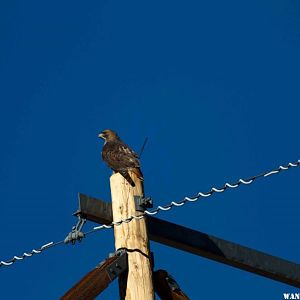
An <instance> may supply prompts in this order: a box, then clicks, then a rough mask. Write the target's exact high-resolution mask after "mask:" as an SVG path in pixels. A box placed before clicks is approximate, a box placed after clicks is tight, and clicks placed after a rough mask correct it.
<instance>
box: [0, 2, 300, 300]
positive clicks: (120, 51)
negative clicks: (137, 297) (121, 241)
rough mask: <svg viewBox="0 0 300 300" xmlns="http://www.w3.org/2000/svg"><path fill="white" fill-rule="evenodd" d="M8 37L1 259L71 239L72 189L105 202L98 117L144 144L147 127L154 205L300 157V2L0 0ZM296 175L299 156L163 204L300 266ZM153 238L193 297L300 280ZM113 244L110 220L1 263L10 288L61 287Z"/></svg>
mask: <svg viewBox="0 0 300 300" xmlns="http://www.w3.org/2000/svg"><path fill="white" fill-rule="evenodd" d="M0 34H1V42H0V43H1V47H0V82H1V89H0V99H1V110H0V111H1V117H0V134H1V147H0V198H1V212H2V213H1V218H0V228H1V247H0V260H6V259H9V258H11V257H12V256H13V255H19V254H22V253H23V251H29V250H31V249H32V248H37V247H39V246H40V245H42V244H43V243H46V242H48V241H56V240H60V239H63V238H64V237H65V235H66V234H67V233H68V232H69V231H70V229H71V227H72V225H73V224H74V222H75V221H76V220H75V218H74V217H72V213H73V212H74V211H75V210H76V209H77V193H78V192H82V193H86V194H89V195H92V196H95V197H100V198H102V199H106V200H107V201H109V200H110V190H109V176H110V174H111V172H110V170H109V169H108V168H107V167H106V166H105V165H104V164H103V163H102V162H101V161H100V151H101V148H102V142H101V141H100V140H98V138H97V134H98V133H99V132H100V131H101V130H103V129H106V128H112V129H114V130H116V131H117V132H118V133H119V135H120V136H121V137H122V138H123V140H124V141H126V142H127V143H128V144H129V145H130V146H132V147H133V148H134V149H135V150H137V151H138V150H139V149H140V147H141V145H142V143H143V140H144V138H145V137H146V136H148V137H149V143H148V144H147V147H146V149H145V152H144V154H143V157H142V169H143V172H144V175H145V190H146V194H147V195H148V196H152V198H153V200H154V203H155V205H159V204H167V203H168V202H170V201H171V200H180V199H181V198H182V197H183V196H191V195H194V194H195V193H197V192H199V191H207V190H209V189H210V188H211V187H212V186H220V185H222V184H224V183H225V182H226V181H228V182H231V181H234V180H236V179H238V178H240V177H249V176H252V175H254V174H256V173H260V172H262V171H265V170H268V169H271V168H273V167H277V166H278V165H280V164H285V163H288V162H289V161H296V160H298V159H299V158H300V152H299V148H300V139H299V109H300V104H299V103H300V102H299V96H300V89H299V82H300V72H299V70H300V55H299V53H300V4H299V1H265V0H260V1H248V2H244V1H231V0H230V1H218V0H216V1H185V2H182V1H151V2H145V1H129V2H128V1H126V2H125V1H84V2H83V1H63V2H62V1H30V0H29V1H17V0H16V1H2V2H1V4H0ZM299 180H300V169H292V170H290V171H288V172H286V173H283V174H280V175H278V176H274V177H271V178H268V179H265V180H261V181H259V182H256V183H255V184H253V185H251V186H248V187H245V186H244V187H241V188H240V189H237V190H233V191H228V192H226V193H224V194H218V195H215V196H214V197H211V198H209V199H205V200H203V201H201V202H199V203H194V204H189V205H186V206H185V207H183V208H178V209H174V210H172V211H170V212H165V213H162V214H161V215H160V217H161V218H164V219H166V220H170V221H174V222H176V223H178V224H182V225H184V226H188V227H191V228H194V229H196V230H200V231H203V232H205V233H208V234H211V235H215V236H217V237H222V238H223V239H227V240H230V241H233V242H236V243H239V244H241V245H244V246H248V247H251V248H255V249H258V250H261V251H265V252H268V253H270V254H273V255H276V256H280V257H283V258H286V259H288V260H291V261H295V262H298V263H300V258H299V253H300V240H299V230H300V218H299V209H300V202H299V199H300V192H299ZM93 225H94V224H92V223H89V224H87V226H86V229H88V228H91V227H92V226H93ZM151 249H152V250H153V251H154V254H155V262H156V268H164V269H167V270H168V271H169V272H170V273H171V274H172V275H173V276H174V277H175V278H176V279H177V281H178V282H179V284H180V285H181V287H182V289H183V290H184V291H186V293H187V294H188V295H189V296H190V298H191V299H196V300H197V299H231V300H240V299H241V298H242V299H243V300H250V299H251V300H252V299H282V293H283V292H289V291H290V292H299V290H297V289H296V288H293V287H290V286H288V285H285V284H281V283H278V282H275V281H272V280H269V279H266V278H263V277H259V276H256V275H253V274H250V273H247V272H244V271H240V270H237V269H234V268H231V267H228V266H224V265H221V264H219V263H215V262H212V261H209V260H207V259H204V258H201V257H198V256H194V255H191V254H187V253H184V252H181V251H178V250H176V249H172V248H168V247H165V246H162V245H158V244H155V243H151ZM113 250H114V246H113V232H112V231H111V230H106V231H102V232H99V233H98V234H95V235H93V236H90V237H89V238H87V239H85V240H84V241H83V242H82V243H81V244H79V245H76V246H70V245H67V246H64V245H63V246H59V247H56V248H53V249H50V250H48V251H45V252H44V253H43V254H41V255H37V256H35V257H32V258H29V259H27V260H25V261H22V262H17V263H16V264H14V266H12V267H7V268H4V267H3V268H1V269H0V282H1V283H0V285H1V299H30V300H35V299H43V300H52V299H58V298H59V297H60V296H61V295H62V294H64V292H65V291H66V290H68V289H69V288H70V287H71V286H72V285H73V284H74V283H75V282H77V281H78V280H79V279H80V278H81V277H82V276H83V275H84V274H86V273H87V272H88V271H89V270H91V269H92V268H93V267H94V266H95V265H96V264H98V263H99V262H100V261H101V260H103V259H104V258H105V257H106V256H107V255H108V253H109V252H112V251H113ZM117 292H118V291H117V285H116V284H113V285H112V286H111V287H110V288H109V289H107V291H106V292H105V293H104V294H103V296H102V297H100V298H101V299H117V297H118V296H117V295H118V293H117ZM241 294H242V296H241Z"/></svg>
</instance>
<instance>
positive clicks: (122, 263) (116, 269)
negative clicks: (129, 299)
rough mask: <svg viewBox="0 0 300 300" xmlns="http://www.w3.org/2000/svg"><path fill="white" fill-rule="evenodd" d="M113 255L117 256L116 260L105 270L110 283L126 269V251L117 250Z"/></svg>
mask: <svg viewBox="0 0 300 300" xmlns="http://www.w3.org/2000/svg"><path fill="white" fill-rule="evenodd" d="M115 255H116V256H118V258H117V259H116V260H115V261H114V262H112V263H111V264H110V265H108V266H107V268H106V272H107V274H108V276H109V278H110V280H111V281H113V280H114V279H115V278H116V277H118V276H119V275H121V274H122V273H123V272H124V271H126V270H127V268H128V263H127V253H126V251H125V250H118V251H116V252H115Z"/></svg>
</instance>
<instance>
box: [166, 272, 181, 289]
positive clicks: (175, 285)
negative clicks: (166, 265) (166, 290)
mask: <svg viewBox="0 0 300 300" xmlns="http://www.w3.org/2000/svg"><path fill="white" fill-rule="evenodd" d="M166 281H167V283H168V285H169V287H170V289H171V290H172V291H180V287H179V285H178V283H177V282H176V281H175V279H174V278H173V277H172V276H171V275H170V274H168V276H167V277H166Z"/></svg>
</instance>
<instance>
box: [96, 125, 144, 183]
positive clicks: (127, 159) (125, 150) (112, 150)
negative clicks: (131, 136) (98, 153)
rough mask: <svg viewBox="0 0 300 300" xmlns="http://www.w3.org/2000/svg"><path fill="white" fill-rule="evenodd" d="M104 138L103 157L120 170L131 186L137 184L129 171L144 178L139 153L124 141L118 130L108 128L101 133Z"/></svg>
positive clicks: (108, 163)
mask: <svg viewBox="0 0 300 300" xmlns="http://www.w3.org/2000/svg"><path fill="white" fill-rule="evenodd" d="M98 136H99V137H100V138H102V139H104V141H105V142H104V146H103V149H102V159H103V160H104V161H105V162H106V164H107V165H108V166H109V167H110V168H111V169H112V170H113V171H114V172H119V173H120V174H121V175H122V176H123V177H124V178H125V179H126V180H127V181H128V182H129V184H130V185H131V186H135V184H134V182H133V180H132V178H131V177H130V175H129V173H128V171H132V172H133V173H135V174H136V175H137V177H138V178H139V179H141V180H143V174H142V172H141V169H140V162H139V157H138V155H137V154H136V153H135V152H134V151H133V150H132V149H130V148H129V147H128V146H127V145H126V144H125V143H124V142H122V141H121V140H120V138H119V136H118V135H117V133H116V132H114V131H112V130H110V129H106V130H104V131H102V132H101V133H100V134H99V135H98Z"/></svg>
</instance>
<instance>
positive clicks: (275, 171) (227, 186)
mask: <svg viewBox="0 0 300 300" xmlns="http://www.w3.org/2000/svg"><path fill="white" fill-rule="evenodd" d="M299 165H300V159H298V160H297V161H296V162H294V163H288V164H287V165H286V166H279V167H278V168H277V169H273V170H271V171H267V172H264V173H261V174H258V175H255V176H252V177H250V178H247V179H239V180H238V181H237V182H234V183H227V182H226V183H225V184H224V186H223V187H221V188H216V187H212V188H211V189H210V191H208V192H206V193H203V192H199V193H198V194H197V195H196V196H194V197H185V198H183V199H182V200H181V201H178V202H175V201H172V202H171V203H170V204H167V205H164V206H161V205H159V206H158V207H157V208H156V209H153V210H145V211H144V212H143V213H141V214H140V215H138V216H135V215H133V216H130V217H128V218H126V219H123V220H120V221H114V222H112V223H111V224H109V225H106V224H103V225H100V226H96V227H94V228H93V230H91V231H89V232H87V233H86V234H90V233H93V232H95V231H97V230H100V229H108V228H112V227H113V226H119V225H121V224H122V223H129V222H131V221H132V220H133V219H135V220H140V219H142V218H144V217H145V216H146V215H150V216H153V215H156V214H158V213H159V212H160V211H168V210H170V209H172V208H173V207H180V206H183V205H185V204H186V203H187V202H196V201H198V200H199V199H200V198H207V197H210V196H212V195H213V194H214V193H224V192H225V191H226V190H228V189H235V188H238V187H239V186H241V185H249V184H251V183H253V182H254V181H255V180H256V179H258V178H266V177H269V176H272V175H275V174H278V173H280V172H282V171H286V170H288V169H291V168H295V167H298V166H299Z"/></svg>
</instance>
